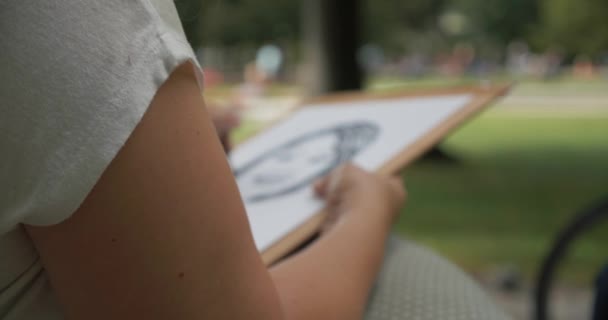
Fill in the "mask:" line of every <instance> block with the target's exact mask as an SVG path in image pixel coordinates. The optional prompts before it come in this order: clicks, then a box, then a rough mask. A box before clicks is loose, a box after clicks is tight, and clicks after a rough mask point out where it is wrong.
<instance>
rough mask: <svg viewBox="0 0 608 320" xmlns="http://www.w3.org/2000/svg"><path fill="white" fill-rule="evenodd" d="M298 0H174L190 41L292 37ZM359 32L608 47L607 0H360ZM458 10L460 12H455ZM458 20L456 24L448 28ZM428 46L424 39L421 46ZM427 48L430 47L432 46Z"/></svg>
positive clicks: (384, 41) (402, 41)
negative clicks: (361, 28) (360, 21)
mask: <svg viewBox="0 0 608 320" xmlns="http://www.w3.org/2000/svg"><path fill="white" fill-rule="evenodd" d="M301 1H306V0H299V1H298V0H175V3H176V5H177V7H178V10H179V12H180V16H181V17H182V20H183V22H184V27H185V29H186V34H187V36H188V38H189V40H190V41H191V43H192V44H193V46H195V47H196V46H198V45H199V44H201V43H204V44H205V45H210V46H220V47H235V46H236V47H248V48H254V47H258V46H260V45H261V44H264V43H268V42H275V43H277V42H278V43H282V44H289V45H292V46H293V45H297V43H298V41H299V40H300V39H301V38H302V37H301V25H302V22H301V16H300V12H301V5H302V2H301ZM362 4H363V8H364V10H363V12H362V18H363V19H364V24H363V27H364V30H362V34H363V38H364V39H363V40H364V42H366V43H374V44H377V45H379V46H381V47H382V48H384V49H385V50H386V51H387V53H389V54H390V53H391V52H394V53H395V54H402V53H404V52H407V51H410V52H411V51H416V52H422V53H431V52H437V51H441V50H444V49H445V48H446V47H449V46H451V45H453V44H455V43H458V42H467V43H471V44H473V45H474V46H475V47H477V48H478V49H480V51H481V52H483V47H484V46H491V47H494V48H498V50H499V51H503V49H504V47H505V46H506V45H508V44H509V43H510V42H512V41H515V40H521V41H526V42H528V43H530V44H531V45H532V48H533V49H537V50H544V49H547V48H550V47H560V48H562V49H563V50H565V52H566V53H567V54H569V55H575V54H578V53H584V54H588V55H590V56H597V55H600V54H603V53H605V52H606V51H607V50H608V19H606V18H605V17H604V16H605V14H606V13H608V0H362ZM459 17H460V18H459ZM446 25H447V26H456V27H457V28H456V27H455V28H456V29H457V30H456V31H457V32H456V31H454V30H452V31H451V32H450V30H446ZM425 46H426V47H425ZM429 51H430V52H429Z"/></svg>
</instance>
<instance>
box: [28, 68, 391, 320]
mask: <svg viewBox="0 0 608 320" xmlns="http://www.w3.org/2000/svg"><path fill="white" fill-rule="evenodd" d="M361 216H362V217H363V215H361ZM352 221H353V223H352V226H351V227H348V226H349V225H350V223H349V224H347V223H344V228H338V227H335V228H332V229H333V230H334V231H335V232H334V231H331V232H328V234H327V236H326V237H324V238H325V239H324V240H323V241H319V243H318V244H316V245H315V246H314V248H311V249H310V250H308V251H307V252H305V253H303V254H302V255H300V256H298V257H297V258H293V259H292V260H291V261H288V262H286V263H284V264H282V265H281V266H279V267H277V268H276V269H275V270H273V271H272V273H273V275H272V276H271V274H270V273H269V272H268V270H267V269H266V267H265V266H264V265H263V263H262V261H261V259H260V257H259V254H258V252H257V250H256V248H255V246H254V243H253V239H252V236H251V232H250V230H249V225H248V222H247V219H246V215H245V214H244V208H243V205H242V202H241V200H240V197H239V194H238V190H237V188H236V184H235V182H234V179H233V177H232V174H231V172H230V168H229V166H228V164H227V162H226V159H225V155H224V152H223V151H222V148H221V146H220V143H219V141H218V139H217V137H216V134H215V131H214V128H213V126H212V124H211V121H210V119H209V116H208V114H207V113H206V111H205V108H204V103H203V101H202V99H201V96H200V94H199V91H198V88H197V86H196V84H195V81H194V78H193V75H192V73H191V71H190V70H189V66H187V65H184V66H182V67H180V68H179V69H178V70H176V71H175V72H174V73H173V74H172V75H171V77H170V78H169V79H168V80H167V82H166V83H165V84H164V85H163V86H162V87H161V88H160V89H159V92H158V93H157V95H156V97H155V98H154V101H153V102H152V104H151V105H150V108H149V110H148V112H147V113H146V115H145V116H144V118H143V120H142V121H141V123H140V124H139V125H138V127H137V128H136V129H135V131H134V132H133V134H132V135H131V137H130V138H129V140H128V141H127V143H126V145H125V146H124V148H123V149H122V150H121V151H120V152H119V154H118V155H117V157H116V158H115V159H114V161H113V162H112V163H111V165H110V166H109V167H108V168H107V170H106V171H105V173H104V174H103V176H102V177H101V179H100V180H99V181H98V183H97V184H96V186H95V187H94V189H93V190H92V192H91V193H90V194H89V196H88V197H87V199H86V200H85V201H84V203H83V204H82V206H81V207H80V208H79V209H78V210H77V212H75V213H74V215H73V216H72V217H71V218H70V219H68V220H66V221H65V222H63V223H60V224H58V225H55V226H50V227H28V232H29V234H30V235H31V237H32V239H33V241H34V243H35V245H36V246H37V248H38V250H39V252H40V254H41V257H42V261H43V263H44V266H45V268H46V270H47V273H48V275H49V278H50V280H51V284H52V286H53V287H54V289H55V291H56V292H57V296H58V298H59V301H60V303H62V305H63V307H64V310H65V312H66V316H67V318H68V319H283V318H311V316H309V315H313V314H314V315H318V316H319V317H318V319H330V318H332V319H335V317H334V316H335V315H349V316H350V315H355V316H356V313H353V312H352V310H351V309H352V308H357V309H361V306H352V305H349V304H350V303H348V304H344V305H342V304H341V305H339V306H336V307H335V308H336V309H332V310H330V311H331V312H330V311H328V312H327V313H324V312H322V310H323V307H324V306H323V305H318V304H319V300H318V299H314V298H313V295H314V292H316V291H318V290H321V291H326V292H331V290H333V289H332V288H333V287H334V286H335V285H337V286H340V285H346V284H347V283H346V282H349V283H351V282H352V283H358V284H357V285H353V286H352V290H353V291H352V292H345V293H346V294H347V295H352V297H351V298H345V300H344V301H348V302H351V301H357V302H358V303H359V302H361V303H363V301H364V297H365V296H366V295H367V290H368V288H369V286H370V283H371V281H372V278H373V273H374V272H375V270H376V269H377V265H378V264H379V261H380V256H381V254H380V253H379V252H381V250H382V242H383V240H382V238H383V236H384V235H385V234H386V227H384V226H382V227H380V226H379V225H378V226H377V227H376V226H372V224H370V226H369V227H363V226H358V227H357V226H356V225H357V223H354V222H355V221H360V222H363V221H364V219H361V220H358V219H352ZM357 233H358V234H357ZM354 238H356V239H354ZM353 241H357V242H358V241H361V242H366V243H370V245H368V246H365V247H364V249H363V250H361V252H357V253H355V250H352V249H353V248H356V246H352V247H351V246H349V242H353ZM359 249H360V247H359ZM312 259H327V262H326V263H327V266H329V265H330V264H334V265H339V264H346V263H348V264H352V265H353V266H354V267H353V271H352V273H349V275H348V276H347V275H339V274H335V273H336V272H342V271H341V270H340V269H339V268H334V267H329V268H315V267H314V264H313V263H315V261H312ZM346 277H348V279H346ZM331 278H335V279H337V281H335V282H331V281H326V282H325V283H321V282H318V283H317V282H315V283H316V285H315V287H308V288H307V287H306V286H305V283H306V282H305V281H306V279H331ZM313 290H314V291H313ZM300 298H301V299H300ZM293 299H298V301H297V302H295V301H294V300H293ZM339 308H341V309H340V310H338V309H339ZM344 308H346V309H348V310H343V309H344ZM311 312H314V313H311ZM342 312H343V313H342ZM357 312H359V311H357ZM359 313H360V312H359ZM357 314H358V313H357ZM340 318H343V317H340Z"/></svg>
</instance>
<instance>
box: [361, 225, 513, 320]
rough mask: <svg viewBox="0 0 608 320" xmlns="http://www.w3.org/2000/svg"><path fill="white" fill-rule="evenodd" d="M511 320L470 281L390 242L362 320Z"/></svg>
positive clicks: (441, 262) (417, 249)
mask: <svg viewBox="0 0 608 320" xmlns="http://www.w3.org/2000/svg"><path fill="white" fill-rule="evenodd" d="M388 319H391V320H392V319H404V320H407V319H416V320H426V319H428V320H436V319H484V320H499V319H500V320H503V319H504V320H507V319H510V318H509V317H508V316H507V315H506V314H505V313H504V312H503V311H502V310H500V309H499V308H498V307H497V306H496V305H495V303H494V302H493V301H492V299H491V297H489V296H488V295H487V294H486V293H485V292H484V291H483V290H482V289H481V288H480V287H479V286H478V285H477V284H476V283H475V281H474V280H473V279H471V278H470V277H469V276H468V275H466V274H465V273H464V272H463V271H461V270H460V269H459V268H458V267H456V266H455V265H454V264H452V263H451V262H449V261H447V260H445V259H444V258H442V257H440V256H438V255H437V254H435V253H433V252H432V251H430V250H429V249H426V248H424V247H422V246H420V245H417V244H415V243H413V242H410V241H406V240H402V239H399V238H398V237H395V236H393V237H391V239H390V240H389V243H388V247H387V252H386V256H385V260H384V265H383V267H382V270H381V272H380V274H379V275H378V278H377V281H376V284H375V286H374V288H373V291H372V293H371V295H370V299H369V302H368V306H367V310H366V315H365V320H388Z"/></svg>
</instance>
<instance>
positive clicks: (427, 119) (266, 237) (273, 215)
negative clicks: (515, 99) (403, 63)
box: [230, 87, 506, 263]
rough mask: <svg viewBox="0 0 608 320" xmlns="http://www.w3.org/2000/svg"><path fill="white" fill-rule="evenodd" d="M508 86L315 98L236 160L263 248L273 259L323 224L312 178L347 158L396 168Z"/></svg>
mask: <svg viewBox="0 0 608 320" xmlns="http://www.w3.org/2000/svg"><path fill="white" fill-rule="evenodd" d="M505 90H506V87H491V88H467V89H457V90H446V91H441V92H426V93H419V94H415V93H413V94H412V93H410V94H398V95H388V96H386V95H385V96H370V95H357V94H355V95H352V94H351V95H346V96H332V97H326V98H323V99H317V100H315V101H311V102H310V103H309V104H308V105H306V106H304V107H301V108H299V109H298V110H297V111H295V112H294V113H292V114H291V115H289V116H287V117H286V118H285V119H282V120H281V121H279V122H278V123H277V124H275V125H274V126H272V127H271V128H270V129H268V130H266V131H264V132H262V133H260V134H259V135H256V136H255V137H253V138H251V139H249V140H248V141H246V142H245V143H243V144H241V145H239V146H238V147H237V148H235V149H234V150H233V151H232V153H231V155H230V163H231V166H232V168H233V170H234V174H235V177H236V180H237V184H238V186H239V190H240V192H241V196H242V198H243V201H244V203H245V207H246V210H247V215H248V218H249V222H250V225H251V229H252V232H253V237H254V241H255V244H256V246H257V248H258V250H259V251H260V252H261V253H262V256H263V258H264V260H265V262H267V263H271V262H273V261H275V260H277V259H278V258H280V257H281V256H282V255H284V254H286V253H288V252H289V250H291V249H293V248H294V247H296V246H297V245H298V244H300V243H301V242H302V241H304V240H305V239H306V238H307V237H309V236H310V235H312V234H313V233H314V232H315V230H317V228H318V227H319V225H320V223H321V222H322V218H323V213H322V209H323V202H322V201H321V200H319V199H317V198H316V197H315V195H314V193H313V190H312V188H311V184H312V182H313V181H315V180H316V179H317V178H319V177H321V176H324V175H325V174H327V173H328V172H330V171H331V170H332V169H333V168H335V167H337V166H339V165H340V164H341V163H344V162H347V161H352V162H354V163H355V164H357V165H359V166H361V167H362V168H364V169H367V170H370V171H376V172H380V173H381V174H392V173H395V172H396V171H398V170H399V169H401V168H403V167H404V166H406V165H407V164H408V163H410V162H411V161H412V160H413V159H415V157H417V156H419V155H420V154H422V153H423V152H424V151H425V150H426V149H428V148H429V147H432V146H433V145H434V144H435V143H437V142H438V141H439V140H440V139H441V138H442V137H444V136H445V135H446V134H447V133H448V132H449V131H450V130H451V129H453V128H455V127H456V126H457V125H458V124H459V123H461V122H462V121H464V120H466V119H467V118H469V117H470V116H472V115H473V114H474V113H475V112H477V111H478V110H480V109H481V107H483V106H485V105H487V104H488V103H489V102H490V101H491V100H492V99H494V98H496V97H497V96H499V95H500V94H502V93H504V92H505Z"/></svg>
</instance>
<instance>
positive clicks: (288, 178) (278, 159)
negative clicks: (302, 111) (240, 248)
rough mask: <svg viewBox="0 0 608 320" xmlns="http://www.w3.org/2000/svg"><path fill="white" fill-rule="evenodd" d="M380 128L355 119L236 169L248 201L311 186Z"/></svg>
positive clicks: (307, 136) (351, 156)
mask: <svg viewBox="0 0 608 320" xmlns="http://www.w3.org/2000/svg"><path fill="white" fill-rule="evenodd" d="M377 134H378V127H377V126H375V125H374V124H372V123H368V122H362V121H361V122H353V123H348V124H343V125H338V126H335V127H331V128H327V129H323V130H319V131H313V132H310V133H307V134H304V135H302V136H300V137H297V138H294V139H292V140H290V141H288V142H286V143H284V144H283V145H280V146H278V147H277V148H274V149H271V150H270V151H268V152H266V153H264V154H262V155H261V156H260V157H258V158H256V159H254V160H253V161H251V162H249V163H247V164H245V165H244V166H243V167H241V168H237V169H236V170H235V176H236V178H237V183H238V185H239V189H240V191H241V195H242V196H243V199H244V200H245V202H258V201H264V200H267V199H270V198H274V197H279V196H283V195H286V194H289V193H291V192H294V191H296V190H299V189H301V188H303V187H306V186H309V185H310V184H311V183H312V182H313V181H314V180H315V179H316V178H318V177H321V176H323V175H325V174H327V173H328V172H329V171H331V169H333V168H335V167H336V166H338V165H339V164H340V163H342V162H344V161H348V160H350V159H352V158H353V157H354V156H355V155H356V154H357V153H359V152H360V151H361V150H363V149H364V148H365V147H366V146H367V145H369V143H371V142H372V141H373V140H374V139H375V138H376V136H377Z"/></svg>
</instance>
